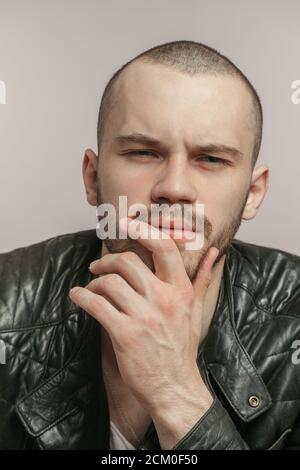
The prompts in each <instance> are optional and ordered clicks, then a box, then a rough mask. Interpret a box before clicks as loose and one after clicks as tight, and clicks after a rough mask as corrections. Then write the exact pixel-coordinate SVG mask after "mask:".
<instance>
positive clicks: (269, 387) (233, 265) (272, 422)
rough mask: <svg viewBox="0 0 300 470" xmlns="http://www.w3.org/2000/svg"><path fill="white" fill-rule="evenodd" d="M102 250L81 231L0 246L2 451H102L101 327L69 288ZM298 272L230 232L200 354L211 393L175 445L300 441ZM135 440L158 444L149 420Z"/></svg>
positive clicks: (85, 278) (266, 445)
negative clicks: (3, 356)
mask: <svg viewBox="0 0 300 470" xmlns="http://www.w3.org/2000/svg"><path fill="white" fill-rule="evenodd" d="M99 254H100V240H99V239H98V238H97V236H96V233H95V230H87V231H82V232H78V233H75V234H66V235H62V236H58V237H54V238H51V239H49V240H46V241H43V242H40V243H36V244H34V245H31V246H28V247H25V248H18V249H15V250H13V251H11V252H9V253H3V254H1V255H0V341H1V342H2V343H1V344H2V347H3V345H5V350H6V351H5V353H6V363H5V364H2V365H0V449H109V412H108V402H107V396H106V392H105V388H104V384H103V379H102V373H101V356H100V328H101V326H100V325H99V324H98V323H97V322H96V320H94V319H93V318H92V317H91V316H90V315H88V314H87V313H85V312H84V311H83V310H82V309H80V308H79V307H78V306H76V305H75V304H73V303H72V302H71V300H70V298H69V295H68V294H69V290H70V288H71V287H72V286H75V285H82V286H84V285H86V284H87V283H88V282H89V281H90V280H91V279H92V278H93V277H94V276H93V275H92V274H91V273H90V272H89V270H88V266H89V264H90V262H92V261H93V260H94V259H97V258H99ZM299 278H300V258H299V257H297V256H295V255H292V254H289V253H286V252H283V251H280V250H275V249H271V248H265V247H261V246H256V245H252V244H247V243H243V242H241V241H238V240H234V241H233V243H232V245H231V247H230V249H229V252H228V254H227V257H226V262H225V266H224V272H223V277H222V282H221V288H220V292H219V297H218V302H217V306H216V309H215V313H214V317H213V320H212V323H211V326H210V329H209V333H208V335H207V336H206V339H205V341H204V342H203V343H202V345H201V347H200V348H199V354H198V365H199V368H200V370H201V371H202V374H203V376H204V378H205V380H206V381H207V384H208V385H209V387H210V388H211V390H212V392H213V395H214V403H213V405H212V406H211V408H210V409H209V410H208V411H207V412H206V414H205V415H204V416H203V417H202V418H201V419H199V421H198V422H197V423H196V424H195V425H194V426H193V428H192V429H191V430H190V431H189V432H188V433H187V434H186V435H185V436H184V438H183V439H182V440H181V441H180V442H179V443H177V445H176V446H175V447H174V448H175V449H270V448H271V449H280V448H285V449H293V448H294V449H295V448H298V449H300V364H298V362H300V361H299V360H297V358H298V359H299V356H300V354H299V355H298V356H297V354H296V353H297V350H296V349H295V344H297V343H295V341H297V340H298V341H299V340H300V283H299ZM295 359H296V360H295ZM140 447H141V448H143V449H151V448H153V449H160V446H159V441H158V438H157V434H156V431H155V428H154V426H153V424H151V425H150V427H149V428H148V431H147V433H146V435H145V438H144V440H143V443H142V445H141V446H140Z"/></svg>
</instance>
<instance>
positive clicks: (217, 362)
mask: <svg viewBox="0 0 300 470" xmlns="http://www.w3.org/2000/svg"><path fill="white" fill-rule="evenodd" d="M231 262H232V259H231V256H230V250H229V254H228V255H227V257H226V261H225V264H224V271H223V276H222V282H221V286H220V292H219V298H218V302H217V307H216V310H215V313H214V317H213V320H212V323H211V325H210V329H209V332H208V335H207V337H206V340H205V342H204V344H203V348H202V349H203V359H204V363H205V366H206V368H207V369H208V370H209V372H210V373H211V375H212V376H213V378H214V380H215V381H216V383H217V384H218V386H219V388H220V389H221V391H222V392H223V394H224V396H225V397H226V399H227V401H228V403H229V404H230V405H231V407H232V408H233V410H234V411H235V412H236V413H237V414H238V416H239V417H240V418H241V419H242V420H244V421H246V422H247V421H251V420H252V419H254V418H255V417H256V416H258V415H260V414H261V413H263V412H264V411H266V410H267V409H268V408H269V407H270V406H271V404H272V399H271V396H270V394H269V392H268V390H267V388H266V386H265V384H264V382H263V380H262V378H261V376H260V375H259V373H258V371H257V370H256V368H255V366H254V364H253V363H252V361H251V358H250V357H249V355H248V353H247V351H246V350H245V349H244V347H243V345H242V343H241V341H240V339H239V336H238V333H237V331H236V328H235V323H234V300H233V293H232V284H233V276H234V271H235V268H236V267H234V266H232V265H230V264H231ZM250 397H256V398H257V399H258V400H256V401H254V403H253V399H252V401H251V399H250ZM253 404H254V405H255V406H253Z"/></svg>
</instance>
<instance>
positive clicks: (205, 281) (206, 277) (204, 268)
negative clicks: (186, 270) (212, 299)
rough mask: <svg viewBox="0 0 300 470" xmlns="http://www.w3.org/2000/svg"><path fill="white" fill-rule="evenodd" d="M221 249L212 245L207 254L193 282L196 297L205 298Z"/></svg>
mask: <svg viewBox="0 0 300 470" xmlns="http://www.w3.org/2000/svg"><path fill="white" fill-rule="evenodd" d="M218 254H219V250H218V248H216V247H214V246H213V247H210V249H209V250H208V252H207V254H206V255H205V257H204V259H203V261H202V263H201V265H200V268H199V270H198V272H197V275H196V277H195V279H194V282H193V287H194V292H195V295H196V297H198V298H200V299H201V300H203V299H204V296H205V294H206V291H207V289H208V286H209V284H210V281H211V273H212V268H213V264H214V262H215V260H216V259H217V257H218Z"/></svg>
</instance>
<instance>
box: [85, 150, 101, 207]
mask: <svg viewBox="0 0 300 470" xmlns="http://www.w3.org/2000/svg"><path fill="white" fill-rule="evenodd" d="M97 164H98V157H97V155H96V154H95V153H94V152H93V150H91V149H87V150H86V151H85V153H84V157H83V162H82V176H83V182H84V186H85V192H86V198H87V201H88V203H89V204H91V206H97V205H98V204H97Z"/></svg>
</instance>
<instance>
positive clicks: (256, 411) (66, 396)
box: [16, 249, 272, 449]
mask: <svg viewBox="0 0 300 470" xmlns="http://www.w3.org/2000/svg"><path fill="white" fill-rule="evenodd" d="M98 253H99V252H98ZM98 253H96V254H95V257H94V259H96V258H97V257H98ZM237 262H238V260H237V259H236V258H235V259H234V256H233V253H232V249H230V250H229V252H228V254H227V256H226V260H225V263H224V270H223V275H222V281H221V285H220V291H219V296H218V301H217V305H216V309H215V313H214V316H213V320H212V323H211V325H210V329H209V332H208V335H207V336H206V339H205V341H204V342H203V344H202V346H201V348H200V349H199V355H198V361H199V364H200V362H201V361H203V364H204V366H205V368H206V370H207V371H209V373H210V374H211V375H212V377H213V379H214V380H215V382H216V383H217V384H218V387H219V388H220V390H221V391H222V393H223V394H224V396H225V397H226V399H227V402H228V405H229V406H231V407H232V408H233V410H234V411H235V413H237V415H238V416H239V417H240V418H241V419H242V420H244V421H246V422H247V421H251V420H252V419H254V418H255V417H256V416H258V415H260V414H261V413H263V412H264V411H265V410H267V409H268V408H269V407H270V406H271V403H272V401H271V397H270V395H269V393H268V390H267V388H266V386H265V384H264V383H263V381H262V378H261V376H260V375H259V373H258V371H257V370H256V368H255V366H254V364H253V363H252V361H251V359H250V357H249V355H248V354H247V352H246V350H245V349H244V347H243V345H242V343H241V341H240V339H239V336H238V333H237V331H236V328H235V324H234V301H233V294H232V284H233V282H234V276H235V273H236V267H237ZM91 278H92V277H91ZM78 314H81V315H85V317H86V325H85V328H84V329H83V331H82V332H81V335H80V337H79V338H76V343H75V344H74V354H73V356H72V357H71V359H70V360H69V361H68V362H67V364H65V365H64V366H63V367H61V368H60V369H59V370H58V371H57V372H56V373H55V374H53V375H51V376H50V377H49V378H48V379H47V380H45V381H43V382H42V383H41V384H40V385H39V386H38V387H37V388H35V389H34V390H33V391H31V392H30V393H29V394H27V395H26V396H25V397H23V398H22V399H21V400H20V401H19V402H18V403H17V407H16V411H17V414H18V416H19V417H20V419H21V421H22V422H23V425H24V426H25V428H26V430H27V432H28V433H29V434H30V435H31V436H33V437H34V438H36V439H37V442H38V445H39V447H40V448H43V449H46V448H47V449H64V448H67V449H108V448H109V411H108V403H107V396H106V392H105V387H104V382H103V378H102V367H101V334H100V331H101V327H100V326H99V324H98V323H97V322H96V320H94V319H93V318H92V317H91V316H90V315H88V314H86V313H85V312H83V311H82V310H81V309H78ZM250 396H257V397H258V398H259V404H258V406H256V407H255V408H254V407H252V406H251V405H250V404H249V398H250ZM153 431H154V430H153V426H150V428H149V430H148V433H147V435H151V439H153V438H154V439H156V435H155V431H154V432H153Z"/></svg>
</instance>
